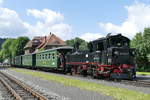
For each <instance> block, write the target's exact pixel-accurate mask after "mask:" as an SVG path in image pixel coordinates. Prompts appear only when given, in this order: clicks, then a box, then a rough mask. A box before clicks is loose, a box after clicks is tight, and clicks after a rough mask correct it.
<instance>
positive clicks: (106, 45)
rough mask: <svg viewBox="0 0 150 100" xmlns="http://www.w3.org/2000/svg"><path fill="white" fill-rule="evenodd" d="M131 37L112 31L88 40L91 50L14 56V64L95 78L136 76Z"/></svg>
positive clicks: (63, 50)
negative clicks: (115, 33) (111, 33)
mask: <svg viewBox="0 0 150 100" xmlns="http://www.w3.org/2000/svg"><path fill="white" fill-rule="evenodd" d="M129 44H130V40H129V39H128V38H127V37H125V36H122V35H121V34H118V35H110V34H108V35H107V36H106V37H104V38H99V39H97V40H94V41H91V42H89V43H88V50H85V51H81V50H79V44H78V43H76V45H75V46H74V48H72V47H69V46H65V47H58V48H54V49H49V50H45V51H41V52H36V53H32V54H25V55H20V56H17V57H14V58H12V59H11V60H10V61H11V62H10V63H11V65H12V66H16V67H29V68H32V69H37V68H44V69H52V70H59V71H61V72H63V73H70V74H80V75H84V76H87V75H90V76H92V77H93V78H111V79H134V78H135V77H136V67H135V60H134V56H135V50H134V49H133V48H130V46H129Z"/></svg>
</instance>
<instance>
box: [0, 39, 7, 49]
mask: <svg viewBox="0 0 150 100" xmlns="http://www.w3.org/2000/svg"><path fill="white" fill-rule="evenodd" d="M5 40H6V38H0V49H1V48H2V44H3V43H4V42H5Z"/></svg>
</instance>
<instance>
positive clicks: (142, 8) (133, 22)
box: [99, 2, 150, 38]
mask: <svg viewBox="0 0 150 100" xmlns="http://www.w3.org/2000/svg"><path fill="white" fill-rule="evenodd" d="M125 9H126V10H127V11H128V17H127V19H126V20H125V21H124V22H123V23H122V24H121V25H115V24H113V23H111V22H108V23H102V22H100V23H99V26H100V27H101V28H102V29H104V30H105V31H106V32H117V33H123V34H124V35H125V36H128V37H130V38H132V37H133V36H134V35H135V34H136V33H137V32H140V31H143V29H144V28H145V27H150V5H147V4H144V3H138V2H136V3H135V4H133V5H131V6H125Z"/></svg>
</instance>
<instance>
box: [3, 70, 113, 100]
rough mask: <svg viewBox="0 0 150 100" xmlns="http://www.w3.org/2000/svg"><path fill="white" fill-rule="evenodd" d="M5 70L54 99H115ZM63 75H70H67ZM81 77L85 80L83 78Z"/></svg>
mask: <svg viewBox="0 0 150 100" xmlns="http://www.w3.org/2000/svg"><path fill="white" fill-rule="evenodd" d="M24 70H27V69H24ZM3 72H6V73H8V74H10V75H13V76H14V77H16V78H17V79H19V80H21V81H22V82H24V83H26V84H28V85H30V86H31V87H34V88H35V89H36V90H38V91H40V92H43V93H44V94H45V95H49V96H51V98H53V100H114V99H113V98H112V97H110V96H106V95H102V94H99V93H96V92H92V91H86V90H81V89H79V88H76V87H71V86H64V85H62V84H59V83H56V82H52V81H47V80H43V79H40V78H36V77H31V76H30V75H26V74H22V73H19V72H15V71H12V70H9V69H5V70H3ZM46 73H47V72H46ZM47 74H52V73H47ZM63 76H64V77H69V76H65V75H63ZM70 77H71V76H70ZM75 78H77V77H75ZM80 79H82V80H83V78H80Z"/></svg>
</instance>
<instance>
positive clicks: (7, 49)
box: [0, 39, 14, 59]
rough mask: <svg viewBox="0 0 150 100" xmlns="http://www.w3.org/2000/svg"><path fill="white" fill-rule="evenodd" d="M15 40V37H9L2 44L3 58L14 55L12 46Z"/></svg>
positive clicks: (0, 54)
mask: <svg viewBox="0 0 150 100" xmlns="http://www.w3.org/2000/svg"><path fill="white" fill-rule="evenodd" d="M13 41H14V39H7V40H6V41H5V42H4V43H3V44H2V49H1V52H0V56H1V58H3V59H6V58H10V57H11V56H12V55H11V48H10V46H11V45H12V43H13Z"/></svg>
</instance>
